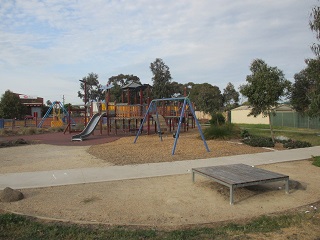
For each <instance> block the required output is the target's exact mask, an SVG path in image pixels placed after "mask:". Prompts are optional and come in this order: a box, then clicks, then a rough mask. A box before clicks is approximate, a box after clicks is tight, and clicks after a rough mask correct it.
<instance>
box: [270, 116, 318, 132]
mask: <svg viewBox="0 0 320 240" xmlns="http://www.w3.org/2000/svg"><path fill="white" fill-rule="evenodd" d="M271 122H272V124H273V126H280V127H293V128H310V129H320V119H319V118H310V117H308V116H304V115H302V114H299V113H297V112H277V113H276V115H275V116H272V117H271Z"/></svg>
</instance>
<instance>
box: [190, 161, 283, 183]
mask: <svg viewBox="0 0 320 240" xmlns="http://www.w3.org/2000/svg"><path fill="white" fill-rule="evenodd" d="M192 171H194V172H199V173H201V174H203V175H206V176H208V177H211V178H213V179H217V180H219V181H221V182H225V183H227V184H230V185H237V184H245V183H254V182H260V181H266V180H275V179H279V180H280V179H286V178H289V176H287V175H283V174H280V173H275V172H271V171H268V170H264V169H260V168H255V167H251V166H249V165H246V164H231V165H223V166H213V167H202V168H193V169H192Z"/></svg>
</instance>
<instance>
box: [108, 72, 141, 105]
mask: <svg viewBox="0 0 320 240" xmlns="http://www.w3.org/2000/svg"><path fill="white" fill-rule="evenodd" d="M131 81H133V82H135V83H139V84H141V82H140V78H139V77H137V76H134V75H132V74H131V75H128V74H127V75H124V74H119V75H117V76H112V77H110V78H109V80H108V84H112V85H113V87H112V88H111V89H110V101H117V102H121V100H122V99H121V95H122V88H121V87H123V86H124V85H126V84H128V83H130V82H131Z"/></svg>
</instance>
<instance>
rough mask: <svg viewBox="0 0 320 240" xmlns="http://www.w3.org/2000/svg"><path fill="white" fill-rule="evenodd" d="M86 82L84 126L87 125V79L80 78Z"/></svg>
mask: <svg viewBox="0 0 320 240" xmlns="http://www.w3.org/2000/svg"><path fill="white" fill-rule="evenodd" d="M79 81H80V82H82V83H83V84H84V110H85V111H84V126H85V127H86V126H87V81H86V80H83V79H81V80H79Z"/></svg>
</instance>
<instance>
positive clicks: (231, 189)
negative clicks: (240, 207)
mask: <svg viewBox="0 0 320 240" xmlns="http://www.w3.org/2000/svg"><path fill="white" fill-rule="evenodd" d="M233 192H234V188H233V185H231V186H230V205H233Z"/></svg>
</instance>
